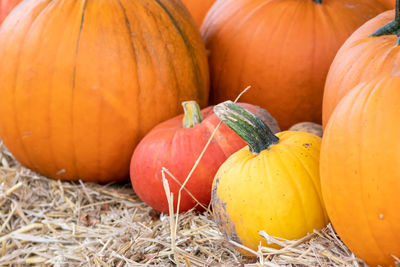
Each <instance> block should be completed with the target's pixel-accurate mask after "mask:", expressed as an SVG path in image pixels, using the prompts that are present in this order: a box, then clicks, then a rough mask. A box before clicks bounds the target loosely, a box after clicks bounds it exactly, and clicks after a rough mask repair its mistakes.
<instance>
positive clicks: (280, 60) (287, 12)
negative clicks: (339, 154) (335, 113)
mask: <svg viewBox="0 0 400 267" xmlns="http://www.w3.org/2000/svg"><path fill="white" fill-rule="evenodd" d="M321 2H322V3H321ZM383 10H385V8H384V6H383V4H382V3H380V2H379V1H377V0H368V1H366V0H322V1H317V0H314V1H313V0H292V1H275V0H251V1H250V0H225V1H217V2H216V3H215V4H214V5H213V7H212V8H211V9H210V11H209V13H208V14H207V17H206V19H205V21H204V23H203V26H202V28H201V31H202V35H203V39H204V40H205V42H206V47H207V49H208V50H210V55H209V63H210V72H211V99H212V102H213V103H218V102H222V101H225V100H226V99H234V97H235V96H236V95H237V94H238V93H239V92H240V91H242V90H243V88H245V87H247V86H249V85H251V86H252V89H251V90H250V91H249V92H248V93H246V94H244V95H243V97H242V98H241V100H242V101H244V102H248V103H252V104H257V105H260V106H261V107H263V108H265V109H267V110H268V111H269V112H271V114H272V116H274V117H275V118H276V119H277V121H278V123H279V125H280V126H281V128H283V129H287V128H289V127H290V126H291V125H293V124H295V123H298V122H301V121H310V122H316V123H320V122H321V113H322V95H323V88H324V84H325V78H326V75H327V73H328V69H329V66H330V64H331V63H332V60H333V58H334V56H335V54H336V52H337V51H338V49H339V48H340V46H341V45H342V44H343V43H344V41H345V40H346V39H347V38H348V37H349V36H350V35H351V33H352V32H353V31H354V30H356V29H357V28H358V27H359V26H361V25H362V24H363V23H364V22H366V21H367V20H369V19H370V18H372V17H374V16H376V15H377V14H379V13H380V12H382V11H383Z"/></svg>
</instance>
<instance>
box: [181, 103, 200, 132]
mask: <svg viewBox="0 0 400 267" xmlns="http://www.w3.org/2000/svg"><path fill="white" fill-rule="evenodd" d="M182 106H183V110H184V113H185V114H184V115H183V128H192V127H194V126H196V125H197V124H199V123H201V122H202V121H203V119H204V118H203V115H202V114H201V110H200V107H199V105H198V104H197V103H196V101H185V102H183V103H182Z"/></svg>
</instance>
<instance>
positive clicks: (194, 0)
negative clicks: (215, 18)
mask: <svg viewBox="0 0 400 267" xmlns="http://www.w3.org/2000/svg"><path fill="white" fill-rule="evenodd" d="M215 1H216V0H182V2H183V3H184V4H185V6H186V7H187V8H188V9H189V11H190V13H191V14H192V16H193V18H194V20H195V21H196V23H197V25H198V26H199V27H200V26H201V24H202V23H203V19H204V17H205V16H206V14H207V11H208V10H209V9H210V7H211V6H212V5H213V4H214V2H215Z"/></svg>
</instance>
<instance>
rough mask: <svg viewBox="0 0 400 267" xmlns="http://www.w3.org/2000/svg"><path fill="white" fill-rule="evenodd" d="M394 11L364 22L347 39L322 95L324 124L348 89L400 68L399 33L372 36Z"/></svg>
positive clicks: (334, 63) (330, 71)
mask: <svg viewBox="0 0 400 267" xmlns="http://www.w3.org/2000/svg"><path fill="white" fill-rule="evenodd" d="M394 16H395V12H394V11H387V12H385V13H382V14H380V15H379V16H377V17H375V18H374V19H372V20H370V21H368V22H367V23H365V24H364V25H363V26H362V27H360V28H359V29H358V30H357V31H355V32H354V33H353V34H352V35H351V37H350V38H349V39H348V40H347V41H346V42H345V44H344V45H343V46H342V47H341V48H340V50H339V52H338V53H337V55H336V57H335V59H334V61H333V63H332V66H331V68H330V70H329V74H328V78H327V80H326V84H325V91H324V98H323V118H322V120H323V125H324V126H325V125H326V124H327V123H328V120H329V118H330V116H331V114H332V112H333V110H334V109H335V107H336V105H337V104H338V103H339V102H340V100H341V99H342V98H343V96H345V95H346V93H347V92H348V91H350V90H351V89H352V88H354V87H355V86H356V85H357V84H359V83H361V82H363V81H366V80H370V79H372V78H374V77H376V76H377V75H380V74H383V73H386V74H388V73H391V72H397V71H400V65H399V63H398V62H400V49H399V46H398V45H397V44H396V40H397V38H398V37H397V36H396V35H384V36H379V37H371V34H373V33H374V32H375V31H377V30H378V29H379V28H381V27H382V26H384V25H385V24H387V23H389V22H391V21H392V20H393V19H394Z"/></svg>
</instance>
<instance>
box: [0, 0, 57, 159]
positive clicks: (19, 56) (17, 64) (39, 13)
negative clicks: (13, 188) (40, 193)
mask: <svg viewBox="0 0 400 267" xmlns="http://www.w3.org/2000/svg"><path fill="white" fill-rule="evenodd" d="M51 2H52V0H49V1H47V4H46V5H45V6H44V7H43V9H42V10H41V11H40V12H38V13H37V15H36V17H35V18H34V19H33V20H32V23H31V24H30V25H29V28H28V29H27V30H26V32H25V34H24V37H23V38H22V39H23V42H22V45H20V47H19V51H18V59H17V63H16V64H15V70H16V75H15V77H14V86H13V93H12V95H13V99H14V101H13V104H12V107H13V110H14V112H13V116H14V121H15V122H18V118H17V112H16V110H17V103H16V89H17V88H16V81H17V80H18V69H19V68H20V63H21V54H22V53H21V51H22V48H23V46H24V45H23V44H24V43H25V40H26V37H27V36H28V33H29V32H30V30H31V29H32V27H33V25H34V24H35V21H36V20H37V19H38V18H39V17H40V15H41V14H42V13H43V12H44V11H45V10H46V7H47V6H48V5H49V4H50V3H51ZM0 27H1V26H0ZM15 129H16V132H17V133H20V132H21V129H20V127H19V123H15ZM17 136H18V139H19V143H20V144H21V147H22V149H23V151H24V155H26V157H25V159H27V160H28V162H29V163H28V164H29V165H30V166H33V165H34V164H33V159H32V156H31V155H30V153H29V151H28V150H27V149H26V146H25V144H24V142H23V140H22V136H21V135H20V134H18V135H17Z"/></svg>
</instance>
